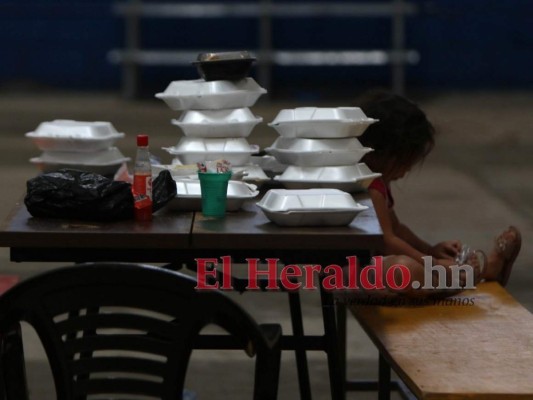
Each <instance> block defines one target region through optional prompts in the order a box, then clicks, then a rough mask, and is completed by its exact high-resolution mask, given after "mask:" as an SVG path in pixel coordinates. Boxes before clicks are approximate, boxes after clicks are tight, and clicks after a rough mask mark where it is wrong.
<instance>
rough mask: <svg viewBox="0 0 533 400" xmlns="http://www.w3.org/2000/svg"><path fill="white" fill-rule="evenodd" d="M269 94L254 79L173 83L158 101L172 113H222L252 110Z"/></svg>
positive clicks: (158, 95) (159, 94)
mask: <svg viewBox="0 0 533 400" xmlns="http://www.w3.org/2000/svg"><path fill="white" fill-rule="evenodd" d="M266 92H267V91H266V89H264V88H262V87H261V86H259V85H258V84H257V82H256V81H255V80H254V79H253V78H245V79H241V80H239V81H209V82H206V81H205V80H203V79H195V80H182V81H173V82H171V83H170V84H169V85H168V87H167V88H166V89H165V91H164V92H162V93H157V94H156V95H155V97H157V98H158V99H161V100H163V101H164V102H165V103H166V104H167V105H168V106H169V107H170V108H171V109H173V110H220V109H228V108H243V107H251V106H253V105H254V104H255V102H256V101H257V99H259V97H260V96H261V95H263V94H265V93H266Z"/></svg>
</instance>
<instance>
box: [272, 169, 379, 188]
mask: <svg viewBox="0 0 533 400" xmlns="http://www.w3.org/2000/svg"><path fill="white" fill-rule="evenodd" d="M380 176H381V174H379V173H373V172H372V171H371V170H370V168H368V167H367V165H366V164H364V163H359V164H355V165H349V166H334V167H298V166H292V165H291V166H288V167H287V169H286V170H285V172H283V174H281V175H278V176H275V177H274V179H275V180H277V181H279V182H280V183H282V184H283V186H285V187H286V188H288V189H309V188H332V189H340V190H344V191H346V192H356V191H361V190H366V188H367V187H368V185H369V184H370V183H371V182H372V181H373V180H374V179H376V178H378V177H380Z"/></svg>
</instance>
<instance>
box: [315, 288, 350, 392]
mask: <svg viewBox="0 0 533 400" xmlns="http://www.w3.org/2000/svg"><path fill="white" fill-rule="evenodd" d="M320 296H321V298H322V318H323V320H324V339H325V340H326V354H327V358H328V368H329V384H330V390H331V398H332V400H344V399H345V397H346V392H345V390H344V384H345V379H344V378H343V371H342V368H341V364H340V357H339V343H338V336H337V324H336V317H335V303H334V301H333V294H332V293H331V292H328V291H326V290H324V288H323V285H322V279H321V282H320Z"/></svg>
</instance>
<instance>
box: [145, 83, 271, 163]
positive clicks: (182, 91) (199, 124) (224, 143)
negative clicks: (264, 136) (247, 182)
mask: <svg viewBox="0 0 533 400" xmlns="http://www.w3.org/2000/svg"><path fill="white" fill-rule="evenodd" d="M264 93H266V90H265V89H263V88H261V87H260V86H259V85H258V84H257V83H256V82H255V81H254V80H253V78H245V79H242V80H238V81H225V80H218V81H205V80H203V79H198V80H186V81H174V82H171V83H170V85H169V86H168V87H167V89H166V90H165V91H164V92H163V93H158V94H157V95H156V97H157V98H159V99H162V100H163V101H165V103H166V104H167V105H168V106H169V107H170V108H171V109H173V110H177V111H183V113H182V114H181V116H180V117H179V119H173V120H172V123H173V124H174V125H176V126H178V127H179V128H181V130H182V131H183V134H184V137H182V138H181V139H180V140H179V142H178V144H177V145H175V146H172V147H165V148H164V149H165V150H166V151H167V152H168V153H170V154H171V155H173V156H174V162H173V163H174V164H183V165H190V164H196V163H197V162H204V161H211V160H217V159H226V160H228V161H229V162H230V163H231V164H232V166H234V167H240V166H244V165H247V164H248V163H249V162H250V157H251V155H252V153H254V152H257V151H258V149H257V148H255V146H251V145H250V144H249V143H248V140H247V139H246V138H247V137H248V136H249V135H250V133H251V132H252V130H253V128H254V127H255V126H256V125H257V124H259V123H260V122H261V121H262V120H263V119H262V118H261V117H257V116H255V115H254V114H253V113H252V112H251V110H250V108H249V107H251V106H253V105H254V104H255V102H256V101H257V99H258V98H259V97H260V96H261V95H262V94H264Z"/></svg>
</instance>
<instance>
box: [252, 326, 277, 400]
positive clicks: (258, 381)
mask: <svg viewBox="0 0 533 400" xmlns="http://www.w3.org/2000/svg"><path fill="white" fill-rule="evenodd" d="M260 329H261V331H262V332H263V334H264V335H265V336H266V337H268V339H269V341H270V342H271V343H273V344H272V345H271V347H270V348H266V347H259V348H258V349H257V355H256V361H255V363H256V364H255V365H256V367H255V387H254V400H276V399H277V397H278V386H279V372H280V364H281V327H280V326H279V325H268V324H265V325H261V326H260Z"/></svg>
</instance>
